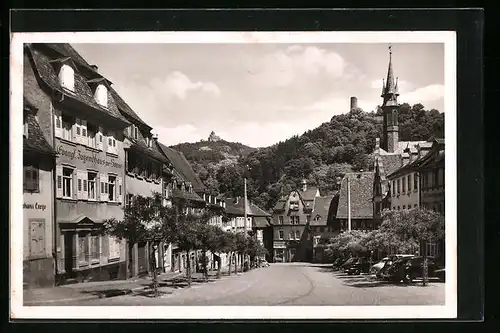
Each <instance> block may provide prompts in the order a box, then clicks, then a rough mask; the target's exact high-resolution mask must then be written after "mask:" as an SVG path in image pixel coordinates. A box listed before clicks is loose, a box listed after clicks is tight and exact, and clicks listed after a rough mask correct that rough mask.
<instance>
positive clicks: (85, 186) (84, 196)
mask: <svg viewBox="0 0 500 333" xmlns="http://www.w3.org/2000/svg"><path fill="white" fill-rule="evenodd" d="M88 176H89V174H88V173H87V171H85V170H83V171H82V183H83V184H82V190H83V192H82V199H83V200H88V199H89V192H88V186H89V179H88Z"/></svg>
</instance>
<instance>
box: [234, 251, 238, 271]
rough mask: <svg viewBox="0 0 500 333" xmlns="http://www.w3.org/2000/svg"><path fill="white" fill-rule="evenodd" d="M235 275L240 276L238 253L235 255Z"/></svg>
mask: <svg viewBox="0 0 500 333" xmlns="http://www.w3.org/2000/svg"><path fill="white" fill-rule="evenodd" d="M234 274H238V253H237V252H235V253H234Z"/></svg>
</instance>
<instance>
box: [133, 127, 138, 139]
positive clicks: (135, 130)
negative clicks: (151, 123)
mask: <svg viewBox="0 0 500 333" xmlns="http://www.w3.org/2000/svg"><path fill="white" fill-rule="evenodd" d="M132 132H133V136H134V139H135V140H137V138H138V137H139V129H138V128H137V126H135V125H132Z"/></svg>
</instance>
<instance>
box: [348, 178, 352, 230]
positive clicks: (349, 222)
mask: <svg viewBox="0 0 500 333" xmlns="http://www.w3.org/2000/svg"><path fill="white" fill-rule="evenodd" d="M347 231H351V182H350V180H349V175H348V176H347Z"/></svg>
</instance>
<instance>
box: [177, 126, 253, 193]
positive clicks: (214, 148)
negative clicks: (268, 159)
mask: <svg viewBox="0 0 500 333" xmlns="http://www.w3.org/2000/svg"><path fill="white" fill-rule="evenodd" d="M172 148H174V149H176V150H179V151H181V152H182V153H183V154H184V156H186V158H187V160H188V161H189V162H190V163H191V165H192V166H193V169H194V171H195V172H196V173H197V174H198V175H199V177H200V179H201V180H202V181H203V183H204V184H205V185H206V186H207V188H208V189H211V190H212V192H213V193H214V194H215V193H219V186H218V183H217V181H216V179H215V178H216V177H215V173H216V172H217V170H219V169H221V168H222V167H225V166H229V165H236V164H238V161H239V160H240V159H242V158H244V157H246V156H248V155H249V154H250V153H252V152H254V151H256V150H257V149H256V148H252V147H248V146H245V145H244V144H242V143H239V142H229V141H226V140H223V139H221V138H220V137H218V136H217V135H215V133H214V132H212V133H210V136H209V137H208V140H206V141H205V140H201V141H199V142H194V143H193V142H185V143H180V144H177V145H174V146H172Z"/></svg>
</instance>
